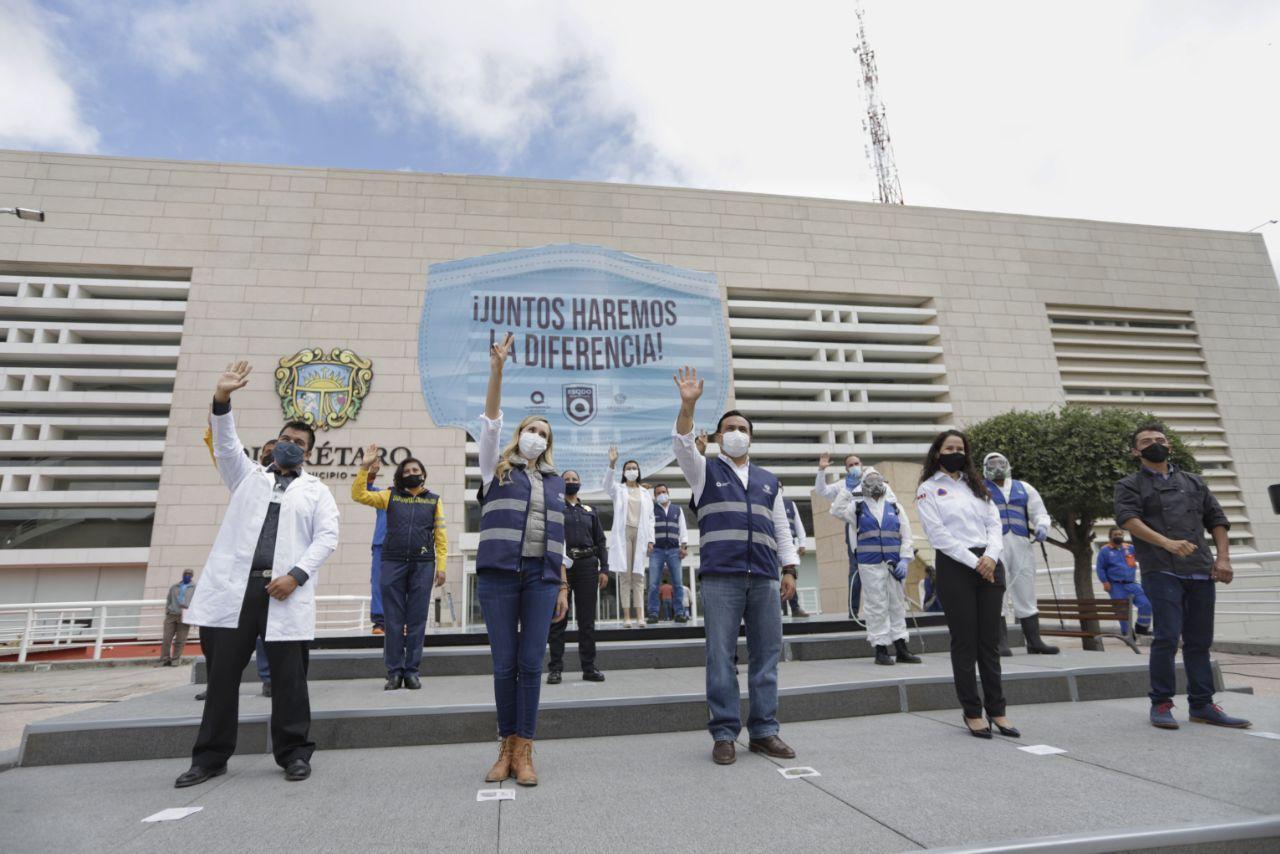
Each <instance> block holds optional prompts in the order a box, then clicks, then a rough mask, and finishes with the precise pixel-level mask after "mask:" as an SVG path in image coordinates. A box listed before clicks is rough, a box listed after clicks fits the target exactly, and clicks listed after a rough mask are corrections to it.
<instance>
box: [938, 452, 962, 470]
mask: <svg viewBox="0 0 1280 854" xmlns="http://www.w3.org/2000/svg"><path fill="white" fill-rule="evenodd" d="M968 459H969V458H968V457H967V456H965V455H964V454H962V453H960V452H959V451H956V452H955V453H954V454H939V455H938V465H940V466H942V467H943V468H944V469H946V470H947V471H948V472H950V473H951V474H955V473H956V472H958V471H960V470H962V469H963V468H964V466H965V463H966V462H967V461H968Z"/></svg>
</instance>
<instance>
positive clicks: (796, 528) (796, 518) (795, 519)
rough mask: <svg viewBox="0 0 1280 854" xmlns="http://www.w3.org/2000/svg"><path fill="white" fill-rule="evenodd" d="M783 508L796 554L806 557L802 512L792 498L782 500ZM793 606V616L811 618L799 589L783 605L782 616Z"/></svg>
mask: <svg viewBox="0 0 1280 854" xmlns="http://www.w3.org/2000/svg"><path fill="white" fill-rule="evenodd" d="M782 507H783V509H784V510H786V511H787V524H789V525H790V526H791V539H792V540H794V541H795V544H796V554H797V555H799V556H800V557H804V539H805V532H804V520H803V519H801V518H800V511H799V510H797V509H796V503H795V502H794V501H792V500H791V499H790V498H784V499H782ZM788 605H790V606H791V616H793V617H797V618H804V617H808V616H809V612H808V611H806V610H805V609H804V608H801V607H800V591H799V590H798V589H797V590H796V594H795V595H794V596H792V597H791V599H790V600H787V601H785V602H783V603H782V616H784V617H785V616H786V615H787V606H788Z"/></svg>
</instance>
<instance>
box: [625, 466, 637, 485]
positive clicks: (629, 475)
mask: <svg viewBox="0 0 1280 854" xmlns="http://www.w3.org/2000/svg"><path fill="white" fill-rule="evenodd" d="M622 476H623V477H625V478H626V479H627V483H635V482H636V481H637V480H639V479H640V472H639V471H637V470H636V469H627V470H626V471H624V472H623V473H622Z"/></svg>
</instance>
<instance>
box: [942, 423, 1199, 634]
mask: <svg viewBox="0 0 1280 854" xmlns="http://www.w3.org/2000/svg"><path fill="white" fill-rule="evenodd" d="M1156 420H1158V419H1156V418H1155V417H1154V416H1152V415H1151V414H1149V413H1145V412H1138V411H1135V410H1129V409H1104V410H1101V411H1095V410H1091V409H1088V408H1086V407H1083V406H1066V407H1063V408H1062V409H1060V410H1051V411H1043V412H1019V411H1013V412H1006V413H1004V414H1003V415H997V416H995V417H994V418H988V419H987V420H986V421H982V422H980V423H977V424H974V425H972V426H971V427H969V428H967V430H966V432H967V433H968V434H969V438H970V440H971V442H972V444H973V449H972V450H973V453H974V455H975V457H976V461H977V462H978V464H979V465H981V461H982V458H983V457H985V456H986V455H987V454H989V453H992V452H993V451H994V452H999V453H1001V454H1004V455H1005V457H1007V458H1008V459H1009V463H1010V465H1011V466H1012V469H1013V476H1014V477H1015V478H1017V479H1018V480H1025V481H1026V482H1028V483H1030V484H1032V485H1033V486H1035V488H1036V489H1038V490H1040V496H1041V497H1042V498H1043V499H1044V503H1045V508H1046V509H1047V510H1048V512H1049V515H1050V516H1051V517H1053V524H1054V528H1055V530H1054V531H1052V532H1050V536H1049V542H1050V543H1052V544H1053V545H1055V546H1058V547H1059V548H1062V549H1066V550H1067V551H1068V552H1070V553H1071V556H1072V562H1073V566H1074V570H1075V571H1074V580H1075V598H1077V599H1092V598H1093V562H1094V550H1093V541H1094V535H1093V531H1094V528H1095V527H1096V526H1097V524H1098V523H1099V522H1100V521H1102V520H1105V519H1110V518H1111V515H1112V513H1113V512H1114V511H1113V509H1112V501H1113V496H1114V489H1115V483H1116V481H1118V480H1120V479H1121V478H1122V477H1124V476H1126V475H1128V474H1130V473H1132V472H1133V471H1134V470H1135V469H1136V468H1137V466H1138V463H1137V461H1135V460H1134V459H1133V458H1132V456H1131V455H1130V454H1129V436H1130V435H1131V434H1132V432H1133V431H1134V429H1136V428H1137V427H1138V426H1139V425H1141V424H1143V423H1146V422H1149V421H1156ZM1166 435H1167V436H1168V437H1169V441H1170V442H1171V443H1172V445H1173V453H1172V455H1171V457H1170V459H1171V460H1172V461H1173V462H1174V463H1176V464H1177V465H1178V466H1179V467H1180V468H1182V469H1184V470H1186V471H1193V472H1196V471H1199V470H1200V467H1199V465H1198V464H1197V463H1196V460H1195V457H1194V456H1192V454H1191V451H1190V450H1189V449H1188V448H1187V446H1186V444H1185V443H1184V442H1183V441H1182V440H1181V439H1180V438H1179V437H1178V436H1177V435H1175V434H1174V433H1173V432H1169V431H1167V432H1166ZM1081 629H1082V630H1083V631H1097V630H1098V624H1097V622H1096V621H1093V620H1090V621H1086V622H1084V623H1083V624H1082V625H1081ZM1085 648H1086V649H1101V642H1100V641H1097V640H1092V641H1090V640H1086V642H1085Z"/></svg>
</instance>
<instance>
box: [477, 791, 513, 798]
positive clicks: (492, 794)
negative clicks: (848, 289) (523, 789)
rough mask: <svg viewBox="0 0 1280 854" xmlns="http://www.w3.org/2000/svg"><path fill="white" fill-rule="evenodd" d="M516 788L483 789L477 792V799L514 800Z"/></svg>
mask: <svg viewBox="0 0 1280 854" xmlns="http://www.w3.org/2000/svg"><path fill="white" fill-rule="evenodd" d="M515 799H516V790H515V789H481V790H479V791H478V792H476V800H477V801H514V800H515Z"/></svg>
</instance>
